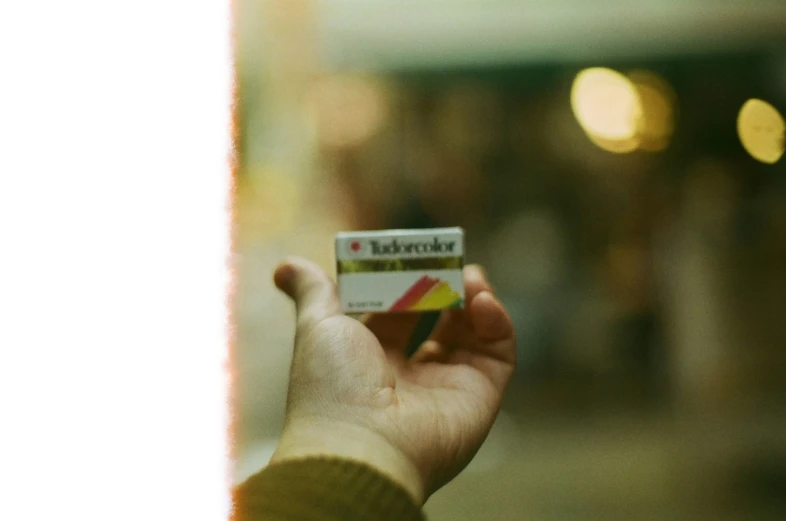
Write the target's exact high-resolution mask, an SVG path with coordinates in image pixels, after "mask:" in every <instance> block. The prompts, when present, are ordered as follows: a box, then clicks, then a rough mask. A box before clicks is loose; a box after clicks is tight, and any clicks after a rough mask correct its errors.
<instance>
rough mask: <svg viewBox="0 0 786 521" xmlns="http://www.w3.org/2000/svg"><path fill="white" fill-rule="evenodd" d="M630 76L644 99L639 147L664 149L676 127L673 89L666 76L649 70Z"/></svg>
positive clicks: (639, 127) (648, 149)
mask: <svg viewBox="0 0 786 521" xmlns="http://www.w3.org/2000/svg"><path fill="white" fill-rule="evenodd" d="M628 78H630V80H631V81H632V82H633V84H634V86H635V87H636V91H637V92H638V95H639V99H640V100H641V118H640V120H639V126H638V137H639V148H640V149H641V150H646V151H650V152H656V151H659V150H663V149H664V148H666V146H668V144H669V139H670V138H671V134H672V132H673V131H674V106H675V104H676V96H675V94H674V91H673V90H672V89H671V87H670V86H669V84H668V83H667V82H666V80H664V79H663V78H661V77H660V76H658V75H657V74H654V73H652V72H649V71H634V72H631V73H630V74H628Z"/></svg>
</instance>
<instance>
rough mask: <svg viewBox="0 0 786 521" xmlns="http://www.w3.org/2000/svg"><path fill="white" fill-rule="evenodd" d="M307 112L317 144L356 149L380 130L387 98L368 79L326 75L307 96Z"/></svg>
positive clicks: (384, 116)
mask: <svg viewBox="0 0 786 521" xmlns="http://www.w3.org/2000/svg"><path fill="white" fill-rule="evenodd" d="M305 107H306V111H307V114H308V116H309V118H310V119H311V122H312V123H313V125H314V129H315V132H316V137H317V140H318V142H319V143H320V144H321V145H322V146H325V147H327V148H352V147H357V146H359V145H361V144H363V143H364V142H366V141H367V140H368V139H370V138H371V137H373V136H374V135H375V134H376V133H377V131H378V130H379V129H380V128H381V127H382V124H383V123H384V121H385V119H386V117H387V113H388V107H387V97H386V95H385V90H384V89H383V87H382V85H381V84H380V83H379V82H378V81H376V80H374V79H371V78H364V77H355V76H338V75H337V76H329V77H326V78H322V79H320V80H317V81H316V82H315V83H314V84H313V86H312V88H311V90H310V92H309V93H308V95H307V97H306V103H305Z"/></svg>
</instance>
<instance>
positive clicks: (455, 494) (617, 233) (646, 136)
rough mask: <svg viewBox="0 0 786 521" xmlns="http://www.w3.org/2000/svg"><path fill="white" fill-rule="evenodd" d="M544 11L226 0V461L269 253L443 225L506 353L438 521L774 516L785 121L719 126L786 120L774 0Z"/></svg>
mask: <svg viewBox="0 0 786 521" xmlns="http://www.w3.org/2000/svg"><path fill="white" fill-rule="evenodd" d="M554 4H555V3H553V2H552V3H547V2H542V1H530V2H521V3H515V2H492V3H482V2H470V1H464V2H453V3H450V4H443V3H436V2H417V3H416V2H404V3H396V4H395V6H394V5H393V4H390V3H383V2H377V1H367V2H357V1H351V0H330V1H327V0H325V1H323V2H317V1H307V0H239V1H238V3H237V5H236V19H237V37H236V39H237V48H238V61H237V72H238V91H239V96H240V97H239V99H238V111H239V113H238V121H239V125H240V129H239V130H240V140H239V143H238V147H239V149H238V150H239V152H240V169H239V171H238V175H237V179H236V184H237V199H236V207H235V215H236V220H235V222H236V251H235V253H236V259H237V264H236V270H237V271H236V274H237V277H238V289H237V295H236V301H235V324H236V326H237V330H236V346H235V353H234V361H235V365H236V371H237V375H238V378H237V382H238V384H237V389H236V414H237V428H236V438H237V439H236V441H237V452H238V454H239V458H241V459H242V458H243V457H244V455H247V454H250V453H253V452H254V450H256V449H254V447H259V446H260V444H262V445H264V446H266V447H267V446H270V444H271V443H273V442H274V439H275V436H276V435H277V433H278V431H279V430H280V427H281V422H282V421H283V408H284V403H285V392H286V382H287V378H288V363H289V357H290V356H291V337H292V329H293V324H292V316H291V315H292V313H291V309H290V306H289V304H288V303H287V301H286V300H285V299H284V298H283V297H282V296H281V295H279V294H278V293H277V292H276V291H275V289H274V287H273V285H272V282H271V274H272V269H273V268H274V266H275V264H276V263H277V262H278V260H280V259H281V258H282V257H283V256H284V255H286V254H298V255H304V256H307V257H309V258H312V259H313V260H315V261H317V262H319V263H320V264H321V265H323V266H324V267H325V269H327V270H328V271H329V272H333V270H334V268H333V250H332V247H333V235H334V234H335V232H337V231H340V230H350V229H383V228H398V227H408V228H409V227H413V228H414V227H432V226H457V225H458V226H462V227H464V228H465V230H466V233H467V252H468V253H467V257H468V260H469V261H470V262H479V263H481V264H483V265H484V266H485V267H486V268H487V270H488V272H489V275H490V278H491V280H492V281H493V283H494V285H495V288H496V290H497V291H498V293H499V294H500V296H501V297H502V299H503V300H504V302H505V304H506V305H507V307H508V309H509V310H510V312H511V315H512V316H513V319H514V322H515V324H516V328H517V332H518V338H519V358H520V364H519V370H518V374H517V377H516V380H515V382H514V384H513V385H512V388H511V392H510V393H509V395H508V397H507V400H506V403H505V407H504V411H503V419H502V420H501V421H500V422H499V425H498V427H495V431H493V432H492V436H491V438H490V440H489V444H488V447H487V448H484V450H483V451H481V454H480V455H479V458H478V462H476V463H475V464H473V465H474V466H475V467H474V468H475V469H476V472H475V473H473V472H471V471H470V472H468V473H467V475H464V476H462V477H461V478H459V479H458V480H457V481H456V483H454V484H451V485H450V486H448V487H447V488H446V489H445V490H444V491H442V492H440V494H438V495H437V496H436V497H435V498H434V500H432V502H431V503H430V504H432V505H433V506H431V507H429V508H431V509H432V510H430V511H429V513H430V514H431V515H432V518H433V519H521V518H524V517H531V518H537V519H595V518H596V517H595V516H597V518H598V519H600V518H603V519H719V520H721V519H779V518H783V516H784V515H786V508H784V506H783V505H782V504H781V503H779V501H780V500H782V499H783V498H786V459H784V457H786V415H784V414H783V411H786V378H784V375H785V374H786V349H784V346H786V321H785V320H783V319H782V317H781V314H782V310H783V309H786V159H780V158H779V156H778V150H780V154H781V155H782V153H783V147H784V139H783V128H782V127H781V128H780V129H779V128H778V126H777V120H771V119H767V120H764V119H762V120H761V122H754V124H752V126H751V127H750V128H752V129H753V130H751V132H754V133H755V135H756V137H755V138H751V139H755V140H758V141H756V143H759V144H758V145H755V144H754V145H752V146H753V148H751V145H748V146H747V147H746V146H743V144H742V141H744V139H747V138H745V137H744V136H743V139H742V141H741V132H745V131H746V129H745V128H743V127H744V125H743V127H741V126H740V125H738V119H739V118H738V117H739V113H740V109H741V107H742V106H743V105H744V104H745V102H746V101H747V100H749V99H752V98H757V99H763V100H766V101H767V102H768V103H769V104H771V105H772V106H773V107H774V108H775V109H778V110H780V113H782V114H783V113H786V32H784V31H783V30H782V28H783V27H786V4H782V3H780V2H769V3H768V2H761V3H756V4H755V6H754V5H753V4H752V3H749V2H711V1H698V0H693V1H682V2H650V3H647V2H633V3H629V2H609V3H607V5H606V4H604V6H603V7H600V6H599V5H598V4H596V3H591V2H578V1H575V0H574V1H572V2H566V3H560V4H559V5H554ZM634 6H635V8H634ZM772 121H775V123H772ZM756 146H758V147H759V149H761V150H764V152H762V154H764V155H762V154H758V160H757V158H756V157H755V156H757V150H758V149H756ZM762 147H763V148H762ZM767 154H770V155H769V156H767ZM768 157H773V158H775V157H777V159H776V160H775V161H774V162H772V161H765V160H766V159H767V158H768ZM426 319H428V317H426ZM265 444H267V445H265ZM262 452H263V453H264V450H263V451H262ZM500 454H502V455H504V456H500ZM484 458H485V459H484ZM471 469H472V467H471ZM471 469H470V470H471ZM535 472H537V473H538V475H537V476H536V475H534V474H532V473H535ZM478 476H483V480H481V481H483V482H484V483H487V484H488V486H489V487H491V486H492V484H495V485H494V486H496V488H495V489H489V490H486V488H484V487H483V486H481V487H480V488H474V489H473V487H476V486H479V485H478V483H479V482H480V481H479V480H480V478H479V477H478ZM490 476H493V477H490ZM489 480H490V481H489ZM465 489H466V490H465ZM470 489H472V490H474V492H472V493H470V492H469V490H470ZM519 492H521V494H523V495H521V494H519ZM484 494H485V496H484ZM516 494H519V495H518V496H516ZM467 496H477V497H476V498H474V499H475V500H476V501H477V502H476V503H475V504H474V506H473V504H469V503H468V502H471V501H472V499H471V498H469V499H467ZM514 496H516V497H515V498H514ZM484 497H485V499H484ZM721 499H722V501H719V500H721ZM489 502H491V503H489ZM500 502H501V503H500ZM458 505H461V508H458ZM615 505H617V506H618V507H619V508H618V509H616V510H615V508H614V506H615ZM778 505H780V506H778ZM779 508H781V509H780V510H779ZM484 509H485V510H484ZM716 509H719V510H718V511H716ZM427 510H428V509H427ZM489 511H493V512H495V513H496V514H495V515H494V516H492V517H488V516H487V515H484V514H483V512H489ZM457 512H464V513H463V514H461V515H460V514H458V513H457ZM473 512H474V514H473ZM610 512H611V514H610ZM719 512H720V513H719ZM462 516H463V517H462ZM609 516H610V517H609ZM722 516H726V517H722ZM751 516H753V517H751ZM767 516H771V517H767Z"/></svg>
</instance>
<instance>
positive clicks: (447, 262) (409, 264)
mask: <svg viewBox="0 0 786 521" xmlns="http://www.w3.org/2000/svg"><path fill="white" fill-rule="evenodd" d="M463 267H464V258H463V257H426V258H421V259H385V260H370V259H366V260H340V261H338V262H337V263H336V271H337V273H338V274H339V275H341V274H344V273H373V272H379V271H422V270H460V269H461V268H463Z"/></svg>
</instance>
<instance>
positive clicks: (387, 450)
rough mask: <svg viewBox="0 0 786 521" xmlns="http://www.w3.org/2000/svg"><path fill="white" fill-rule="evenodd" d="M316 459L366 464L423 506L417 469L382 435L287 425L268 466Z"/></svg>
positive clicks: (333, 426) (342, 427) (325, 425)
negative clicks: (342, 460)
mask: <svg viewBox="0 0 786 521" xmlns="http://www.w3.org/2000/svg"><path fill="white" fill-rule="evenodd" d="M319 456H331V457H338V458H344V459H348V460H353V461H356V462H358V463H363V464H366V465H368V466H369V467H371V468H373V469H375V470H377V471H378V472H380V473H381V474H384V475H385V476H386V477H388V478H389V479H390V480H391V481H393V482H394V483H396V484H397V485H399V486H400V487H402V488H403V489H404V490H405V491H406V492H407V493H408V494H409V495H410V497H411V498H412V500H413V501H415V503H416V504H417V505H418V506H422V505H423V502H424V496H425V492H424V483H423V478H422V476H421V474H420V472H419V471H418V469H417V466H416V465H415V464H414V463H413V462H412V461H411V460H410V459H409V458H408V457H407V456H406V455H405V454H404V453H403V452H402V451H401V449H399V448H398V447H396V446H394V445H393V444H392V443H390V442H389V441H388V440H387V439H386V438H385V437H384V436H383V435H381V434H379V433H378V432H375V431H374V430H372V429H369V428H366V427H363V426H359V425H352V424H344V423H341V424H337V423H332V422H319V421H308V422H301V423H300V424H297V425H295V424H290V425H288V426H287V427H286V428H285V429H284V433H283V435H282V437H281V441H280V442H279V444H278V447H277V448H276V451H275V452H274V453H273V457H272V458H271V459H270V462H271V463H275V462H280V461H286V460H293V459H302V458H307V457H319Z"/></svg>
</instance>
